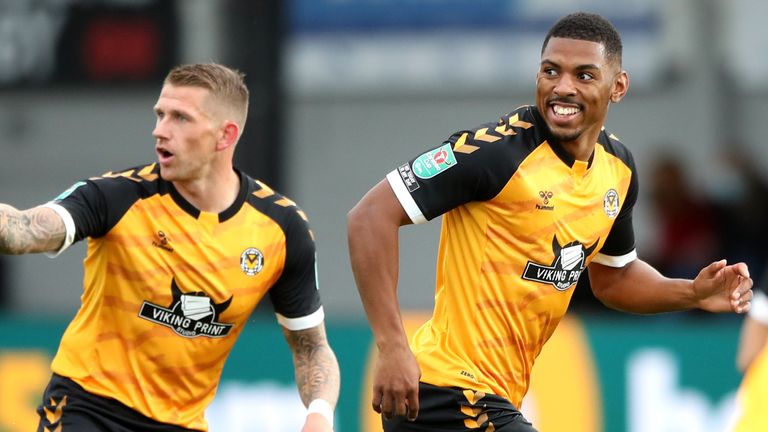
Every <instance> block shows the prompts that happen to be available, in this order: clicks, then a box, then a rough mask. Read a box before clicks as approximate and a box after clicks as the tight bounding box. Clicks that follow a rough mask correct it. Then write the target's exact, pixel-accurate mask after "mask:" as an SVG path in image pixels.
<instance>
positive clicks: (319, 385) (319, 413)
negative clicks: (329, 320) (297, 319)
mask: <svg viewBox="0 0 768 432" xmlns="http://www.w3.org/2000/svg"><path fill="white" fill-rule="evenodd" d="M283 334H284V335H285V340H286V341H287V342H288V346H289V347H290V348H291V352H292V353H293V367H294V371H295V375H296V386H297V387H298V389H299V395H300V396H301V401H302V402H303V403H304V406H306V407H307V408H308V414H307V419H306V422H305V424H304V428H303V429H302V432H330V431H332V430H333V410H334V408H335V407H336V402H337V401H338V399H339V385H340V378H339V363H338V361H337V360H336V355H335V354H334V353H333V350H332V349H331V347H330V345H329V344H328V338H327V337H326V334H325V325H324V324H322V323H321V324H320V325H318V326H315V327H312V328H308V329H304V330H288V329H286V328H283Z"/></svg>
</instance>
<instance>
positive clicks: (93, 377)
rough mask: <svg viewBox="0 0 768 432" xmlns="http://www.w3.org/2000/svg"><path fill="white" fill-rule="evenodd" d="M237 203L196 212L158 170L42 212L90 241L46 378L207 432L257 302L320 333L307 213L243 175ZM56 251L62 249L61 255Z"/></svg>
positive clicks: (136, 172) (111, 181)
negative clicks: (80, 284)
mask: <svg viewBox="0 0 768 432" xmlns="http://www.w3.org/2000/svg"><path fill="white" fill-rule="evenodd" d="M238 175H239V177H240V191H239V194H238V196H237V198H236V200H235V202H234V203H233V204H232V205H231V206H230V207H229V208H228V209H226V210H225V211H223V212H221V213H219V214H213V213H208V212H202V211H199V210H198V209H196V208H195V207H194V206H192V205H191V204H190V203H189V202H188V201H186V200H185V199H184V198H183V197H182V196H181V194H179V192H178V191H177V190H176V189H175V188H174V186H173V184H172V183H170V182H166V181H164V180H163V179H162V178H161V177H160V175H159V167H158V166H157V164H151V165H147V166H142V167H137V168H134V169H129V170H126V171H124V172H119V173H107V174H105V175H103V176H101V177H97V178H91V179H89V180H87V181H82V182H78V183H77V184H75V185H74V186H73V187H72V188H70V189H69V190H68V191H66V192H64V193H63V194H61V195H60V196H59V197H58V198H56V199H55V200H54V201H53V202H52V203H50V204H49V206H50V207H52V208H53V209H54V210H56V211H57V212H58V213H59V214H60V215H62V217H63V219H64V221H65V224H66V225H67V240H66V241H65V244H64V246H63V247H62V250H63V249H66V247H68V246H69V245H70V244H71V243H72V242H74V241H78V240H81V239H86V238H87V239H88V240H87V241H88V252H87V256H86V258H85V261H84V268H85V275H84V292H83V295H82V305H81V307H80V309H79V310H78V312H77V314H76V316H75V318H74V320H73V321H72V322H71V323H70V325H69V326H68V327H67V329H66V331H65V333H64V335H63V337H62V340H61V343H60V346H59V349H58V352H57V353H56V356H55V358H54V360H53V364H52V370H53V372H55V373H57V374H59V375H63V376H65V377H68V378H70V379H72V380H74V381H75V382H76V383H78V384H80V385H81V386H82V387H83V388H84V389H85V390H87V391H89V392H91V393H93V394H97V395H100V396H104V397H109V398H113V399H116V400H118V401H119V402H121V403H123V404H125V405H127V406H129V407H131V408H133V409H134V410H136V411H138V412H140V413H142V414H144V415H146V416H148V417H150V418H153V419H155V420H157V421H160V422H163V423H168V424H175V425H179V426H182V427H185V428H189V429H194V430H207V423H206V421H205V419H204V411H205V409H206V407H207V406H208V405H209V404H210V402H211V401H212V399H213V397H214V395H215V393H216V389H217V385H218V383H219V379H220V375H221V372H222V369H223V367H224V363H225V361H226V359H227V356H228V354H229V352H230V350H231V349H232V347H233V345H234V343H235V341H236V340H237V337H238V336H239V335H240V333H241V332H242V331H243V328H244V326H245V324H246V322H247V320H248V318H249V316H250V315H251V312H252V311H253V310H254V308H255V307H256V305H257V304H258V303H259V302H260V301H261V299H262V298H263V297H264V296H265V294H267V293H269V297H270V299H271V301H272V303H273V305H274V309H275V312H276V313H277V318H278V321H279V322H280V324H282V325H283V326H284V327H286V328H288V329H290V330H300V329H304V328H309V327H313V326H315V325H318V324H320V323H321V322H322V320H323V309H322V306H321V303H320V297H319V294H318V290H317V281H316V268H315V243H314V238H313V234H312V232H311V231H310V228H309V225H308V223H307V220H306V216H305V214H304V213H303V212H302V211H301V210H300V209H299V208H298V207H297V206H296V204H295V203H294V202H293V201H291V200H289V199H288V198H286V197H284V196H282V195H280V194H278V193H276V192H275V191H273V190H272V189H270V188H269V187H268V186H267V185H265V184H263V183H261V182H260V181H257V180H254V179H252V178H250V177H248V176H247V175H245V174H244V173H240V172H239V173H238ZM59 252H60V251H59Z"/></svg>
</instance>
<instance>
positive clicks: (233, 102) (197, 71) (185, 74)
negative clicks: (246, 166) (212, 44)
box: [164, 63, 248, 133]
mask: <svg viewBox="0 0 768 432" xmlns="http://www.w3.org/2000/svg"><path fill="white" fill-rule="evenodd" d="M244 77H245V75H244V74H243V73H242V72H240V71H238V70H237V69H232V68H229V67H227V66H224V65H221V64H218V63H198V64H187V65H181V66H176V67H175V68H173V69H172V70H171V71H170V72H168V75H167V76H166V77H165V81H164V84H170V85H173V86H179V87H202V88H204V89H207V90H208V91H209V92H210V96H211V97H212V99H213V100H214V101H215V102H218V103H220V104H221V105H222V106H223V107H224V108H225V110H227V111H229V112H231V113H232V114H233V115H235V116H236V118H235V119H234V120H236V121H238V122H239V123H240V129H241V133H242V128H243V127H245V119H246V118H247V117H248V87H247V86H246V85H245V81H244Z"/></svg>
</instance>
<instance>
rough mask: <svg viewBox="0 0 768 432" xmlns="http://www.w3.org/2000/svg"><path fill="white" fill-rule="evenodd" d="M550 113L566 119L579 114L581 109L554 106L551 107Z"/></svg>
mask: <svg viewBox="0 0 768 432" xmlns="http://www.w3.org/2000/svg"><path fill="white" fill-rule="evenodd" d="M552 112H554V113H555V115H556V116H560V117H567V116H572V115H575V114H578V113H580V112H581V108H578V107H574V106H563V105H556V104H554V105H552Z"/></svg>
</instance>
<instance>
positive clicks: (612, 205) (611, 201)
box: [603, 189, 621, 219]
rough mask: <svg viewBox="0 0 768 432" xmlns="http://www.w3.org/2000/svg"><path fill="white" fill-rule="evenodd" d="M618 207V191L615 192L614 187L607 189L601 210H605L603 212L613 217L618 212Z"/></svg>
mask: <svg viewBox="0 0 768 432" xmlns="http://www.w3.org/2000/svg"><path fill="white" fill-rule="evenodd" d="M620 207H621V206H620V205H619V193H618V192H616V189H608V192H606V193H605V196H604V197H603V210H604V211H605V214H606V215H608V217H609V218H611V219H613V218H615V217H616V215H617V214H619V209H620Z"/></svg>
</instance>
